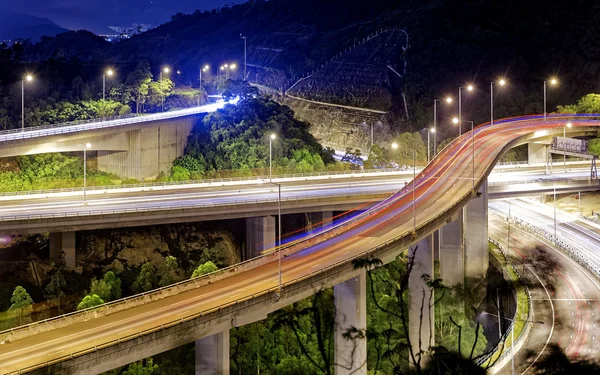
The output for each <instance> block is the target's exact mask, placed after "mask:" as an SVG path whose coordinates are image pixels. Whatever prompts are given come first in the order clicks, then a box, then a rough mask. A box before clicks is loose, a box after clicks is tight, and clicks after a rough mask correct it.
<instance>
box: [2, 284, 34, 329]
mask: <svg viewBox="0 0 600 375" xmlns="http://www.w3.org/2000/svg"><path fill="white" fill-rule="evenodd" d="M10 303H11V305H10V307H9V308H8V311H17V312H18V313H19V325H21V324H23V317H25V316H28V315H30V314H31V310H32V306H31V305H32V304H33V299H31V296H30V295H29V293H27V290H25V288H23V287H22V286H20V285H19V286H17V287H16V288H15V290H14V291H13V294H12V297H11V298H10Z"/></svg>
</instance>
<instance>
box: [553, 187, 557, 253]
mask: <svg viewBox="0 0 600 375" xmlns="http://www.w3.org/2000/svg"><path fill="white" fill-rule="evenodd" d="M556 242H557V238H556V182H554V243H555V244H556Z"/></svg>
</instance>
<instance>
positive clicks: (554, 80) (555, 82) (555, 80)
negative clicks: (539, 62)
mask: <svg viewBox="0 0 600 375" xmlns="http://www.w3.org/2000/svg"><path fill="white" fill-rule="evenodd" d="M547 82H550V84H551V85H553V86H554V85H556V84H557V83H558V80H557V79H556V78H551V79H550V81H544V122H546V121H548V120H547V116H546V83H547Z"/></svg>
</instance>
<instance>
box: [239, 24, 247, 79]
mask: <svg viewBox="0 0 600 375" xmlns="http://www.w3.org/2000/svg"><path fill="white" fill-rule="evenodd" d="M240 38H242V39H244V81H245V80H246V64H247V63H246V36H244V35H242V34H240Z"/></svg>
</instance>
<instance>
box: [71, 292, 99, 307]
mask: <svg viewBox="0 0 600 375" xmlns="http://www.w3.org/2000/svg"><path fill="white" fill-rule="evenodd" d="M102 304H104V300H102V298H100V296H98V295H97V294H88V295H87V296H85V297H83V299H82V300H81V302H79V305H77V310H84V309H87V308H90V307H94V306H99V305H102Z"/></svg>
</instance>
